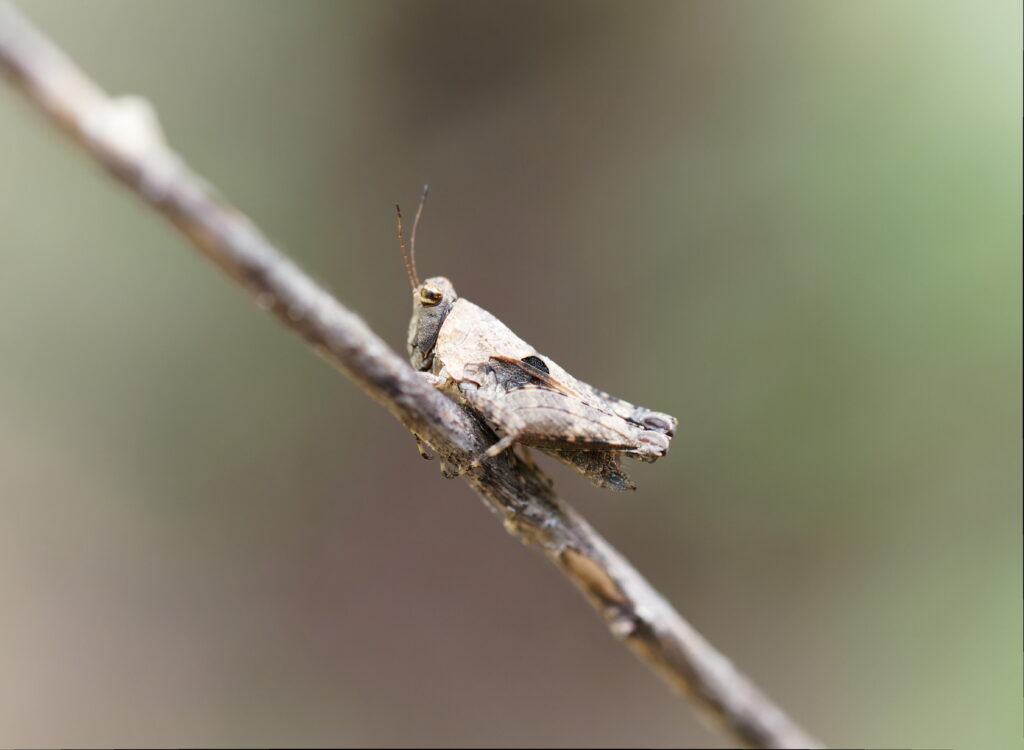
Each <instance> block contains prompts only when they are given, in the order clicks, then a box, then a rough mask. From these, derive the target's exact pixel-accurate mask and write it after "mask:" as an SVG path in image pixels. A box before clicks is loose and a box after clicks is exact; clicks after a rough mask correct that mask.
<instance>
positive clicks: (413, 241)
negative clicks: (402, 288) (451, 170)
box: [409, 185, 430, 279]
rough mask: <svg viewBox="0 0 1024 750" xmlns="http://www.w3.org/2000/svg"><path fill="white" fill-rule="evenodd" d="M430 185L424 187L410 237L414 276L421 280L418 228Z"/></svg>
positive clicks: (410, 256) (410, 254)
mask: <svg viewBox="0 0 1024 750" xmlns="http://www.w3.org/2000/svg"><path fill="white" fill-rule="evenodd" d="M429 189H430V185H424V186H423V194H422V195H420V205H419V206H417V207H416V217H415V218H414V219H413V220H412V234H410V235H409V258H410V259H411V260H412V274H413V276H415V277H416V278H417V279H419V274H417V273H416V227H418V226H419V225H420V217H421V216H422V215H423V207H424V206H425V205H426V204H427V191H428V190H429Z"/></svg>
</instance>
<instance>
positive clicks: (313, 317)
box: [0, 3, 819, 748]
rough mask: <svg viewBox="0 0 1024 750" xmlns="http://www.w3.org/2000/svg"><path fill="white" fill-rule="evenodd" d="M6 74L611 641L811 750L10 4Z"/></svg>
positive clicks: (489, 437) (707, 701)
mask: <svg viewBox="0 0 1024 750" xmlns="http://www.w3.org/2000/svg"><path fill="white" fill-rule="evenodd" d="M0 70H2V71H3V72H4V73H6V74H7V76H8V77H9V79H10V80H11V82H12V83H13V84H14V85H15V86H16V87H18V88H19V89H21V90H22V91H23V92H24V94H25V95H26V96H27V97H28V98H29V99H30V100H32V101H33V102H34V103H35V104H36V105H37V106H38V107H39V108H40V109H42V111H43V112H44V113H45V114H46V115H47V116H48V117H49V118H50V119H51V120H53V121H54V122H55V123H56V124H58V125H59V126H60V127H61V128H62V129H63V130H64V131H65V132H66V133H67V134H68V135H69V136H71V138H72V139H73V140H75V141H76V142H77V143H78V144H79V145H80V146H81V147H82V148H83V149H84V150H85V151H86V152H87V153H88V154H90V155H91V156H92V157H93V158H94V159H96V160H97V161H98V162H99V163H100V164H101V165H102V166H104V167H105V168H106V169H107V170H109V171H110V172H111V173H112V174H113V175H114V176H115V177H117V178H118V179H119V180H120V181H121V182H123V183H124V184H125V185H126V186H127V187H128V188H129V189H131V190H132V191H134V192H135V193H137V194H138V195H139V196H140V197H142V198H143V199H144V200H145V201H146V202H148V203H149V204H150V205H151V206H152V207H153V208H155V209H156V210H157V211H158V212H160V213H162V214H163V215H164V216H165V217H167V218H168V219H169V220H170V221H172V222H173V223H174V224H175V225H176V226H177V227H178V228H179V229H180V230H181V231H182V232H184V233H185V234H186V235H187V236H188V237H189V238H190V239H191V240H192V242H193V243H194V244H195V245H196V246H197V247H198V248H199V249H200V251H202V252H203V254H204V255H206V256H207V257H208V258H210V259H211V260H213V261H214V262H215V263H216V264H217V265H219V266H220V267H221V268H222V269H223V270H224V271H226V272H227V273H228V275H229V276H231V277H232V278H233V279H234V280H235V281H237V282H238V283H240V284H241V285H242V286H244V287H245V288H246V289H248V290H249V292H250V293H251V294H252V295H253V297H254V298H255V301H256V302H257V304H258V305H259V306H260V307H262V308H264V309H266V310H269V311H270V312H272V313H274V315H276V316H277V318H278V319H279V320H280V321H281V322H282V323H283V324H284V325H285V326H286V327H287V328H289V329H291V330H292V331H294V332H296V333H298V334H300V335H301V336H302V337H303V338H305V339H306V340H307V341H308V342H309V343H310V345H311V346H312V347H313V348H314V349H315V350H316V352H317V353H318V354H320V355H321V356H322V357H323V358H324V359H326V360H327V361H329V362H330V363H331V364H333V365H335V366H336V367H338V368H339V369H340V370H342V371H343V372H344V373H345V374H346V375H348V376H349V377H350V378H351V379H352V380H354V381H355V382H356V383H357V384H358V385H359V386H360V387H361V388H362V389H363V390H364V391H366V392H367V393H368V394H369V395H370V396H372V397H373V398H374V399H375V400H377V401H378V402H379V403H380V404H382V405H383V406H384V407H385V408H387V409H388V410H389V411H390V412H391V413H392V414H393V415H395V417H397V418H398V419H399V420H400V421H401V422H402V424H404V425H405V426H406V427H407V428H409V430H410V431H412V432H413V433H414V434H415V435H416V436H417V437H419V438H420V439H421V440H423V441H424V442H426V443H427V444H429V445H430V447H431V448H433V449H434V451H436V452H437V453H438V454H439V455H440V456H441V458H442V460H443V461H444V462H445V463H446V464H448V465H449V466H452V467H455V468H457V469H459V470H467V469H468V471H467V473H466V474H465V475H464V477H465V479H466V481H468V482H469V484H470V486H471V487H472V488H473V489H474V490H475V491H476V492H477V494H479V495H480V497H481V498H483V500H484V502H485V503H486V504H487V505H488V507H490V508H491V509H492V510H493V511H494V512H496V513H498V514H499V515H500V516H502V518H503V519H504V523H505V528H506V529H507V530H508V531H509V533H510V534H513V535H515V536H518V537H519V538H520V539H522V540H523V541H524V542H527V543H530V544H534V545H537V546H539V547H540V548H541V549H542V550H543V551H544V553H545V554H546V555H547V556H548V557H549V558H550V559H551V560H552V561H553V562H554V563H555V565H556V566H558V568H559V569H560V570H561V571H562V572H563V573H564V574H565V575H566V577H568V578H569V580H571V581H572V582H573V583H574V584H575V585H576V586H577V587H578V588H579V589H580V591H582V592H583V594H584V596H585V597H586V598H587V600H588V601H589V602H590V603H591V605H593V607H594V608H595V609H596V610H597V612H598V613H599V614H600V615H601V617H603V618H604V620H605V622H606V623H607V625H608V628H609V629H610V630H611V632H612V634H613V635H614V636H615V637H616V638H618V639H619V640H621V641H623V642H624V643H625V644H626V645H627V646H629V647H630V649H632V651H633V652H634V653H635V654H636V655H637V656H638V657H639V658H640V659H641V660H642V661H644V662H645V663H646V664H648V665H649V666H650V667H651V668H652V669H653V670H654V671H656V672H657V673H658V674H660V675H661V676H662V677H663V678H664V679H665V680H666V681H667V682H668V683H669V684H670V685H672V686H673V687H674V688H676V689H677V690H678V691H680V692H681V693H682V694H684V695H685V696H686V697H688V698H689V699H690V700H691V701H692V702H693V703H694V704H695V705H696V706H698V707H699V708H701V709H702V711H703V713H704V715H705V716H710V717H711V718H712V719H713V720H715V723H717V724H719V725H720V726H721V727H722V728H723V729H724V730H725V731H726V732H727V733H728V734H729V735H731V736H732V737H733V738H734V739H735V740H737V741H738V742H741V743H743V744H745V745H749V746H752V747H792V748H796V747H817V746H819V744H818V742H817V741H816V740H814V739H813V738H811V737H810V736H809V735H807V734H806V733H804V731H803V730H802V729H800V728H799V727H798V726H797V725H796V724H795V723H794V722H793V721H792V720H790V719H789V718H788V717H787V716H786V715H785V714H783V713H782V711H781V710H780V709H778V708H777V707H776V706H775V705H774V704H773V703H772V702H771V701H770V700H768V698H767V697H765V696H764V695H763V694H762V693H761V692H760V691H758V689H757V688H756V687H754V686H753V685H752V684H751V683H750V681H749V680H747V679H746V678H745V677H744V676H743V675H742V674H741V673H740V672H739V671H737V670H736V668H735V667H734V666H733V665H732V663H731V662H730V661H729V660H728V659H726V658H725V657H724V656H722V654H720V653H719V652H718V651H716V650H715V649H714V648H713V647H712V646H711V645H710V644H709V643H708V642H707V641H706V640H704V638H703V637H701V635H700V634H699V633H698V632H697V631H696V630H694V629H693V628H692V627H691V626H690V625H689V624H688V623H687V622H686V621H685V620H683V618H682V617H680V616H679V614H678V613H677V612H676V611H675V610H674V609H673V608H672V606H671V605H670V604H669V603H668V602H666V601H665V599H664V598H662V596H661V595H660V594H658V592H656V591H655V590H654V589H653V588H652V587H651V586H650V584H648V583H647V581H646V580H644V578H643V577H642V576H641V575H640V574H639V573H638V572H637V571H636V569H634V568H633V567H632V566H631V565H630V564H629V562H628V561H627V560H626V559H625V558H623V557H622V556H621V555H620V554H619V553H618V552H617V551H616V550H615V549H614V548H613V547H612V546H611V545H609V544H608V543H607V542H606V541H605V540H604V539H603V538H602V537H601V536H600V535H599V534H597V532H596V531H594V530H593V529H592V528H591V527H590V525H589V524H588V523H587V522H586V521H585V520H584V519H583V518H582V517H581V516H580V515H579V514H578V513H576V511H575V510H573V509H572V508H571V507H569V506H568V505H567V504H565V503H564V502H562V501H561V500H560V499H559V498H558V497H557V496H556V495H555V493H554V491H553V490H552V486H551V481H550V480H549V479H548V478H547V477H546V476H545V475H544V474H543V473H542V472H541V471H540V470H539V469H538V468H537V467H536V466H535V465H534V464H533V463H532V462H531V461H528V460H525V459H524V458H523V457H522V456H520V455H519V453H518V452H517V451H515V450H511V451H506V452H505V453H504V454H502V455H501V456H499V457H497V458H496V459H494V460H492V461H488V462H487V463H486V464H485V465H484V466H482V467H476V468H469V465H470V461H471V460H472V458H473V457H474V456H477V455H479V454H480V453H481V451H483V450H484V449H485V448H486V447H487V446H489V445H490V444H492V443H493V442H494V439H495V438H494V435H493V434H492V433H490V432H489V431H488V430H487V428H486V427H485V426H484V425H482V424H481V423H480V422H479V421H478V420H477V419H476V418H475V417H474V416H473V414H471V413H470V412H467V411H466V410H464V409H463V408H462V407H460V406H458V405H457V404H455V403H454V402H453V401H451V400H450V399H448V398H447V397H445V396H444V395H442V394H441V393H439V392H438V391H437V390H435V389H434V388H432V387H431V386H430V385H428V384H427V383H426V382H425V381H424V380H423V379H422V378H421V377H419V376H418V374H417V373H416V372H414V371H413V369H412V368H411V367H410V366H409V365H408V364H407V363H406V362H405V361H404V360H403V359H402V358H401V357H399V356H398V355H397V354H395V353H394V352H393V351H392V350H391V349H390V348H389V347H388V346H387V344H385V343H384V341H382V340H381V339H380V338H379V337H378V336H377V335H376V334H374V333H373V332H372V331H371V330H370V329H369V327H368V326H367V325H366V324H365V323H364V322H363V321H362V320H361V319H360V318H359V317H358V316H357V315H356V314H355V313H353V312H351V311H350V310H348V309H347V308H345V307H344V306H343V305H341V304H340V303H339V302H338V301H337V300H336V299H334V298H333V297H332V296H331V295H330V294H328V293H327V292H326V291H324V290H323V289H322V288H321V287H319V286H318V285H317V284H316V283H315V282H314V281H313V280H312V279H310V278H309V276H307V275H306V274H305V273H303V271H302V270H301V269H299V268H298V266H296V265H295V264H294V263H293V262H292V261H291V260H289V259H288V258H287V257H286V256H285V255H283V254H282V253H281V252H280V251H279V250H277V249H276V248H275V247H274V246H273V245H272V244H271V243H270V242H269V241H268V240H267V238H266V237H265V236H264V235H263V234H262V233H261V232H260V231H259V230H258V229H257V228H256V227H255V226H254V225H253V224H252V222H250V221H249V219H247V218H246V217H245V216H244V215H242V214H241V213H240V212H238V211H237V210H235V209H234V208H232V207H231V206H230V205H228V204H227V203H226V202H225V201H224V200H222V199H220V198H219V197H218V196H217V195H216V194H215V192H214V191H213V189H212V188H211V187H210V186H209V185H208V184H207V183H206V182H205V181H203V180H202V179H201V178H200V177H199V176H198V175H197V174H195V173H194V172H192V170H191V169H189V167H188V166H187V165H186V164H185V163H184V162H183V161H182V160H181V159H180V158H179V157H178V156H177V155H176V154H175V153H174V152H173V151H172V150H171V149H170V148H169V147H168V146H167V144H166V141H165V139H164V137H163V134H162V133H161V131H160V127H159V124H158V121H157V118H156V115H155V113H154V112H153V109H152V107H150V106H149V104H148V103H146V102H145V101H144V100H142V99H139V98H136V97H120V98H111V97H109V96H107V95H106V94H105V93H104V92H103V90H102V89H100V88H99V86H97V85H96V84H95V83H93V82H92V81H91V80H90V79H89V78H88V77H86V76H85V75H84V74H83V73H82V72H81V71H79V70H78V68H77V67H76V66H75V65H74V63H73V62H72V61H71V60H70V59H69V58H68V57H67V56H66V55H65V54H64V53H63V52H62V51H61V50H60V49H58V48H57V47H56V46H55V45H54V44H53V43H52V42H50V41H49V40H48V39H47V38H46V37H44V36H43V35H42V34H41V33H40V32H39V31H37V30H36V29H35V28H34V27H33V26H32V25H31V24H30V23H29V22H28V21H26V20H25V19H24V18H23V17H21V16H20V15H19V14H18V13H17V12H16V11H15V10H14V9H13V8H12V7H11V6H9V5H7V4H5V3H0Z"/></svg>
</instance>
